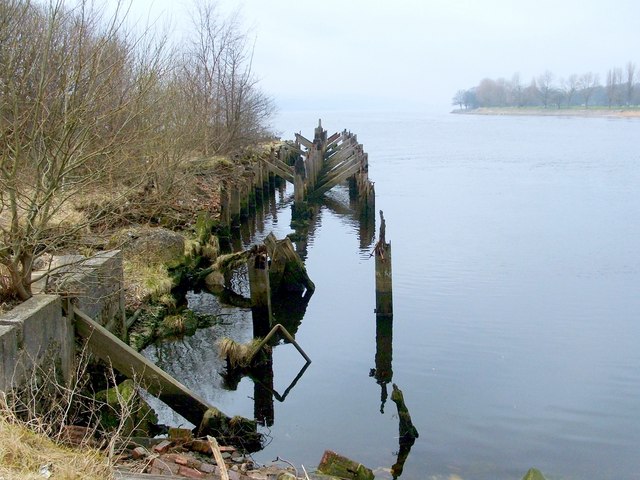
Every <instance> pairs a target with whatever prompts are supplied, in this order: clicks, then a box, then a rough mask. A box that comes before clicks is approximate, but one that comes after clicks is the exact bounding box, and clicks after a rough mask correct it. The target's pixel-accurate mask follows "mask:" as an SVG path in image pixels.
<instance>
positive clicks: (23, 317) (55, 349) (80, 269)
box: [0, 250, 124, 391]
mask: <svg viewBox="0 0 640 480" xmlns="http://www.w3.org/2000/svg"><path fill="white" fill-rule="evenodd" d="M56 262H58V263H55V264H53V265H52V270H53V269H55V270H53V271H54V272H55V273H52V274H51V275H50V278H49V279H48V280H47V281H46V282H44V286H45V288H46V294H38V295H34V296H33V297H31V298H30V299H29V300H27V301H26V302H23V303H21V304H20V305H18V306H17V307H15V308H14V309H13V310H11V311H9V312H7V313H5V314H3V315H1V316H0V391H6V390H7V389H9V388H10V387H12V386H15V385H19V384H20V383H21V382H22V381H23V380H24V379H25V378H26V376H28V375H30V374H31V373H32V372H33V370H34V367H35V366H37V365H40V364H42V363H43V362H49V361H51V362H54V363H53V365H55V366H56V368H59V369H60V373H61V374H62V376H63V378H64V379H65V380H68V379H70V377H71V374H72V369H73V362H74V356H75V344H74V329H73V325H72V323H71V322H70V321H69V320H68V319H67V317H65V316H64V313H63V310H62V304H63V302H66V301H67V300H66V299H69V300H70V301H71V302H72V303H73V305H75V306H76V307H78V308H79V309H80V310H82V311H83V312H84V313H86V314H87V315H89V316H90V317H91V318H93V319H95V320H96V321H97V322H98V323H100V325H102V326H104V327H105V328H107V329H108V330H110V331H111V332H121V328H122V325H123V323H124V287H123V265H122V253H121V252H120V251H119V250H111V251H108V252H101V253H99V254H97V255H95V256H94V257H91V258H84V257H82V256H79V255H69V256H64V257H59V258H58V259H57V260H56Z"/></svg>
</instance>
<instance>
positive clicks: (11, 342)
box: [0, 295, 75, 391]
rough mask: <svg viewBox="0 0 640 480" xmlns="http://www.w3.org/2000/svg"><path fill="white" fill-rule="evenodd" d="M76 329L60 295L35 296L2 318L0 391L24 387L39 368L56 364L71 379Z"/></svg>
mask: <svg viewBox="0 0 640 480" xmlns="http://www.w3.org/2000/svg"><path fill="white" fill-rule="evenodd" d="M74 348H75V347H74V334H73V326H72V325H71V322H69V321H68V320H67V318H66V317H64V316H63V315H62V305H61V299H60V297H59V296H58V295H35V296H33V297H31V298H30V299H29V300H27V301H26V302H23V303H21V304H20V305H18V306H17V307H15V308H14V309H12V310H11V311H9V312H6V313H4V314H3V315H0V390H1V391H6V390H7V389H9V388H11V387H12V386H14V385H18V384H20V383H21V382H22V381H24V379H25V378H26V376H27V375H30V374H31V372H32V371H33V370H34V367H35V366H36V365H39V364H41V363H42V362H53V365H55V366H56V368H59V369H60V370H59V371H60V373H61V375H62V377H63V378H64V380H69V379H70V378H71V374H72V369H73V359H74V353H75V351H74Z"/></svg>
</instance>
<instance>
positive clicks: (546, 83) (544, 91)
mask: <svg viewBox="0 0 640 480" xmlns="http://www.w3.org/2000/svg"><path fill="white" fill-rule="evenodd" d="M553 78H554V76H553V73H551V72H550V71H549V70H546V71H545V72H544V73H543V74H542V75H540V76H539V77H538V92H539V93H540V100H541V101H542V105H543V106H544V108H547V106H548V104H549V100H550V99H551V94H552V90H553Z"/></svg>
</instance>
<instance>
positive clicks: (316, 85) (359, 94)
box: [133, 0, 640, 109]
mask: <svg viewBox="0 0 640 480" xmlns="http://www.w3.org/2000/svg"><path fill="white" fill-rule="evenodd" d="M133 2H134V9H135V11H140V12H151V15H156V16H162V15H169V16H170V18H171V19H172V21H173V22H174V23H175V25H176V27H177V28H178V29H180V28H185V25H188V17H187V15H185V13H184V12H185V11H186V10H188V5H189V2H188V1H181V0H179V1H176V0H173V1H172V0H154V1H151V0H133ZM218 4H219V6H220V8H221V10H223V11H227V12H228V11H231V10H234V9H236V8H239V9H240V11H241V16H242V18H243V22H244V24H245V25H246V27H247V28H248V29H250V31H251V35H252V36H253V37H255V39H256V43H255V57H254V58H255V61H254V71H255V72H256V74H257V75H258V76H259V77H260V78H261V79H262V87H263V89H264V90H265V91H266V92H268V93H270V94H271V95H272V96H273V97H274V98H275V99H276V102H277V103H278V104H279V105H280V107H281V108H286V109H290V108H291V109H306V108H315V107H316V106H317V105H318V104H319V103H322V104H328V103H332V104H336V106H337V104H341V105H343V106H345V107H354V108H360V107H363V106H371V107H379V106H389V105H397V106H398V107H405V108H406V107H420V106H423V105H425V106H426V105H437V106H442V107H447V106H449V104H450V102H451V97H452V96H453V95H454V94H455V92H456V91H457V90H458V89H461V88H468V87H471V86H473V85H476V84H477V83H478V82H479V81H480V80H481V79H482V78H484V77H491V78H498V77H504V78H507V79H510V78H511V77H512V76H513V74H514V73H515V72H519V73H520V78H521V81H522V82H525V83H528V82H529V81H530V80H531V78H532V77H533V76H538V75H540V74H541V73H543V72H544V71H545V70H550V71H551V72H553V73H554V74H555V75H556V76H557V77H565V76H568V75H570V74H572V73H584V72H586V71H593V72H595V73H599V74H600V76H601V81H604V75H605V74H606V71H607V70H608V69H609V68H612V67H624V66H625V64H626V63H627V62H628V61H633V62H636V63H639V64H640V28H639V27H638V19H639V18H640V2H638V1H637V0H607V1H606V2H605V1H604V0H536V1H531V0H527V1H508V0H476V1H472V0H459V1H455V0H394V1H391V0H386V1H379V0H322V1H311V0H219V1H218ZM150 5H151V6H150ZM138 9H140V10H138Z"/></svg>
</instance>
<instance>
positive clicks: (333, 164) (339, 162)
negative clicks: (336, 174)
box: [325, 151, 360, 172]
mask: <svg viewBox="0 0 640 480" xmlns="http://www.w3.org/2000/svg"><path fill="white" fill-rule="evenodd" d="M354 159H355V160H356V161H357V162H358V163H360V162H359V160H358V158H357V156H356V153H355V152H353V151H351V152H350V153H349V155H348V156H346V157H342V158H337V159H335V160H334V159H331V160H330V161H328V162H326V163H325V171H326V172H331V171H333V170H336V169H338V168H342V166H344V165H347V164H349V165H350V164H351V163H352V162H353V161H354Z"/></svg>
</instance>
